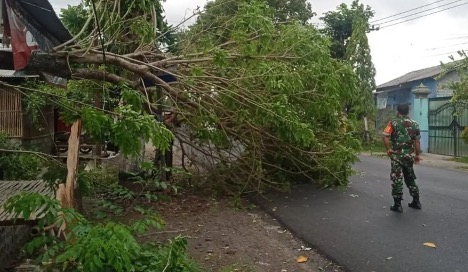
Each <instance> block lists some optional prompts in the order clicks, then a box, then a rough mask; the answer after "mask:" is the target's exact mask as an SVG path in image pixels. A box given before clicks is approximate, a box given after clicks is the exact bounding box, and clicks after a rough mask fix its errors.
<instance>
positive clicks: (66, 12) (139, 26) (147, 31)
mask: <svg viewBox="0 0 468 272" xmlns="http://www.w3.org/2000/svg"><path fill="white" fill-rule="evenodd" d="M164 1H165V0H140V1H133V0H117V1H102V0H101V1H96V3H95V7H96V14H94V9H93V5H92V1H90V0H86V1H83V3H81V4H80V5H78V6H70V5H68V7H67V8H66V9H62V10H61V15H60V18H61V20H62V22H63V23H64V25H65V27H67V28H68V29H69V31H70V32H71V33H72V34H73V35H78V34H79V33H82V34H81V35H79V36H78V37H79V39H77V41H78V42H79V43H80V44H81V45H85V46H96V45H97V44H99V45H100V40H99V35H98V26H99V29H100V30H101V33H102V38H103V40H104V41H105V47H106V50H108V51H109V52H113V53H120V54H123V53H131V52H133V51H135V50H137V49H142V48H146V49H149V48H155V46H159V47H165V48H167V49H168V50H169V51H170V50H172V49H173V47H174V45H175V43H176V36H175V35H174V33H173V29H172V26H171V25H170V24H168V23H167V20H166V19H165V17H164V9H163V6H162V2H164ZM154 15H156V16H154ZM96 17H97V18H98V22H96V20H95V19H96ZM155 17H156V18H155ZM82 30H83V31H82ZM155 39H156V41H155Z"/></svg>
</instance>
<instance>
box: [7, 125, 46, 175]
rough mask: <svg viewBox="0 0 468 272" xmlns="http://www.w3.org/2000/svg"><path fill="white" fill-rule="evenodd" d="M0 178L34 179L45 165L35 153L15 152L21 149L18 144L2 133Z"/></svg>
mask: <svg viewBox="0 0 468 272" xmlns="http://www.w3.org/2000/svg"><path fill="white" fill-rule="evenodd" d="M0 149H4V150H8V152H6V151H3V152H2V151H0V180H34V179H37V178H38V177H39V175H40V173H41V170H42V167H43V161H42V159H41V158H39V157H38V156H37V155H35V154H27V153H19V152H17V153H15V152H14V151H16V150H17V151H21V148H20V146H19V145H18V144H15V143H14V142H13V141H11V140H10V139H8V138H7V135H6V134H4V133H0Z"/></svg>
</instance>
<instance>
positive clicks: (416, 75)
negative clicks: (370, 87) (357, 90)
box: [377, 65, 447, 92]
mask: <svg viewBox="0 0 468 272" xmlns="http://www.w3.org/2000/svg"><path fill="white" fill-rule="evenodd" d="M446 69H447V68H446V67H443V66H441V65H437V66H434V67H429V68H425V69H421V70H416V71H413V72H409V73H407V74H405V75H403V76H401V77H398V78H395V79H393V80H390V81H389V82H386V83H383V84H381V85H379V86H377V92H378V91H379V89H384V88H389V87H396V86H399V85H400V84H404V83H408V82H412V81H416V80H421V79H425V78H431V77H435V76H437V75H440V74H442V73H443V72H445V71H446Z"/></svg>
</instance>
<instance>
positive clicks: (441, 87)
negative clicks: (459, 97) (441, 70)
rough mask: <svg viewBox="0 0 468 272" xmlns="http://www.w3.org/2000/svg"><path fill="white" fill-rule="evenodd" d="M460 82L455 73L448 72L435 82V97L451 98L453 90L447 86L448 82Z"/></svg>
mask: <svg viewBox="0 0 468 272" xmlns="http://www.w3.org/2000/svg"><path fill="white" fill-rule="evenodd" d="M454 81H455V82H456V81H460V76H459V75H458V73H457V72H456V71H454V72H450V73H448V74H447V75H445V76H444V77H443V78H441V79H439V80H438V81H437V90H436V96H435V97H451V96H453V90H451V89H450V88H449V86H447V84H449V83H450V82H454Z"/></svg>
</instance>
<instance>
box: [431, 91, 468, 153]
mask: <svg viewBox="0 0 468 272" xmlns="http://www.w3.org/2000/svg"><path fill="white" fill-rule="evenodd" d="M428 117H429V152H430V153H434V154H440V155H448V156H456V157H459V156H460V157H464V156H468V145H467V144H465V143H464V142H463V140H462V139H461V133H462V131H463V129H464V128H465V127H468V102H457V103H452V102H451V101H450V98H446V97H442V98H431V99H429V114H428Z"/></svg>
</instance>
